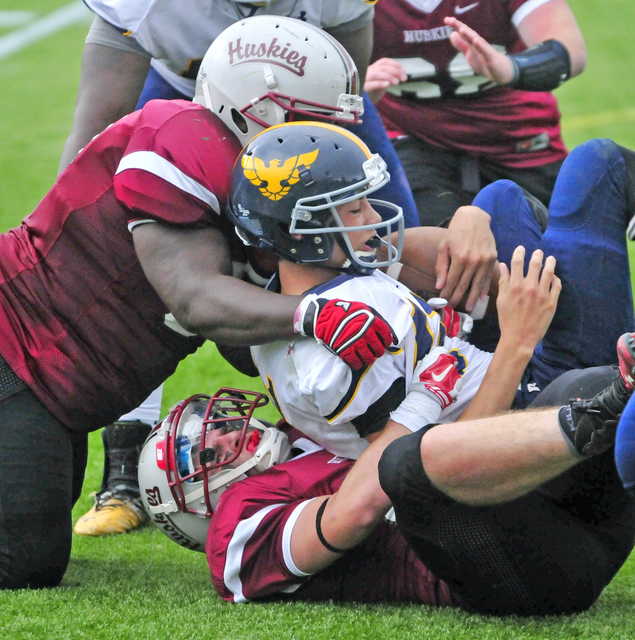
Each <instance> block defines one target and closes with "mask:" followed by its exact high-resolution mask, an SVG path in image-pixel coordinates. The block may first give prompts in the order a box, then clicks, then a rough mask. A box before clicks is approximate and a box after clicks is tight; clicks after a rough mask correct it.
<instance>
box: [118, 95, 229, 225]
mask: <svg viewBox="0 0 635 640" xmlns="http://www.w3.org/2000/svg"><path fill="white" fill-rule="evenodd" d="M239 151H240V145H239V143H238V141H237V139H236V138H235V137H234V136H233V135H232V134H231V133H230V132H229V131H228V130H227V129H226V128H225V126H224V125H223V124H222V122H221V121H220V120H218V119H217V118H216V117H215V116H214V115H213V114H212V113H211V112H210V111H208V110H207V109H204V108H203V107H201V106H200V105H196V104H192V103H189V102H186V101H181V100H154V101H151V102H149V103H148V104H147V106H146V107H144V109H143V110H142V111H141V113H140V114H139V118H138V121H137V125H136V127H135V130H134V132H133V134H132V136H131V138H130V141H129V143H128V145H127V147H126V150H125V152H124V154H123V156H122V158H121V161H120V163H119V166H118V168H117V172H116V175H115V178H114V189H115V194H116V197H117V199H118V200H119V201H120V202H121V203H122V204H123V205H124V206H125V207H126V208H127V209H128V210H129V211H130V217H129V219H130V221H131V222H134V221H137V220H147V219H154V220H158V221H161V222H166V223H169V224H176V225H188V226H208V225H212V226H219V225H220V221H221V218H220V213H221V210H222V207H223V206H224V202H225V200H226V198H227V192H228V188H229V182H230V178H231V169H232V166H233V163H234V160H235V158H236V156H237V155H238V152H239Z"/></svg>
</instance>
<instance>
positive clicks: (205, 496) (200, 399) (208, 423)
mask: <svg viewBox="0 0 635 640" xmlns="http://www.w3.org/2000/svg"><path fill="white" fill-rule="evenodd" d="M267 402H268V400H267V397H266V396H265V395H263V394H262V393H258V392H255V391H244V390H241V389H232V388H229V387H223V388H221V389H219V390H218V391H217V392H216V393H215V394H214V395H213V396H209V395H206V394H197V395H194V396H191V397H189V398H187V399H186V400H183V401H182V402H179V403H178V404H177V405H176V406H175V407H174V408H173V409H172V410H171V411H170V412H169V414H168V416H167V417H166V418H165V419H164V420H163V421H162V422H161V423H160V424H159V425H157V426H156V427H155V428H154V429H153V430H152V432H151V433H150V435H149V436H148V438H147V439H146V441H145V443H144V445H143V448H142V450H141V453H140V456H139V472H138V473H139V489H140V492H141V499H142V500H143V505H144V507H145V509H146V511H147V513H148V515H149V516H150V520H152V522H154V524H155V525H156V526H157V527H159V529H161V531H163V533H165V534H166V535H167V536H168V537H169V538H171V539H172V540H174V541H175V542H178V544H180V545H182V546H183V547H186V548H188V549H194V550H196V551H204V549H205V540H206V538H207V529H208V526H209V518H210V517H211V515H212V513H213V512H214V509H215V508H216V505H217V504H218V500H219V498H220V496H221V494H222V493H223V492H224V491H225V489H227V488H228V487H229V485H230V484H231V483H233V482H235V481H237V480H242V479H243V478H245V477H246V473H247V472H248V471H250V470H254V471H265V470H266V469H268V468H269V467H272V466H273V465H275V464H278V463H279V462H283V461H284V460H286V459H287V458H288V457H289V452H290V450H291V448H290V445H289V441H288V438H287V436H286V434H284V433H283V432H282V431H280V430H279V429H276V428H275V427H273V426H271V425H269V424H268V423H265V422H263V421H261V420H257V419H256V418H254V417H252V414H253V412H254V410H255V409H257V408H259V407H262V406H264V405H265V404H267ZM212 433H213V434H214V436H217V435H225V434H228V433H231V434H234V433H237V437H236V438H235V439H233V440H232V442H233V443H234V444H235V448H233V451H232V453H231V455H229V456H228V457H225V459H223V460H217V459H216V458H215V456H216V449H215V448H213V447H212V446H210V440H211V439H213V438H214V436H211V434H212ZM247 451H253V454H252V455H251V457H248V458H245V452H247ZM241 454H242V455H241Z"/></svg>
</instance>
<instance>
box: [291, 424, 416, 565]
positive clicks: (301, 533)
mask: <svg viewBox="0 0 635 640" xmlns="http://www.w3.org/2000/svg"><path fill="white" fill-rule="evenodd" d="M408 433H410V432H409V431H408V430H407V429H406V428H405V427H403V426H402V425H400V424H397V423H395V422H390V421H389V422H388V424H387V425H386V427H385V428H384V429H383V431H382V432H381V433H380V434H379V435H378V436H377V437H376V438H375V439H374V440H373V442H372V443H371V444H370V445H369V446H368V448H367V449H366V450H365V451H364V452H363V453H362V454H361V456H360V457H359V458H358V460H357V461H356V462H355V464H354V465H353V467H352V468H351V470H350V471H349V472H348V474H347V476H346V478H345V479H344V482H343V483H342V485H341V487H340V488H339V490H338V491H337V492H336V493H334V494H333V495H331V496H321V497H319V498H316V499H315V500H313V501H312V502H310V503H309V504H308V505H307V506H306V507H305V508H304V509H303V511H302V512H301V514H300V516H299V517H298V520H297V522H296V523H295V526H294V528H293V533H292V536H291V553H292V556H293V561H294V563H295V564H296V565H297V566H298V567H299V568H300V569H301V570H302V571H305V572H306V573H315V572H317V571H320V570H321V569H324V568H325V567H327V566H328V565H330V564H331V563H333V562H334V561H335V560H337V559H338V558H340V557H341V555H342V553H344V552H345V551H347V550H349V549H352V548H353V547H354V546H356V545H357V544H359V543H360V542H361V541H362V540H364V539H365V538H366V537H367V536H368V535H369V534H370V533H371V532H372V530H373V529H374V528H375V526H376V525H377V524H378V523H379V522H380V521H381V520H382V518H383V517H384V516H385V514H386V512H387V511H388V509H389V508H390V501H389V499H388V496H386V494H385V493H384V492H383V490H382V489H381V487H380V486H379V475H378V471H377V464H378V462H379V458H380V457H381V454H382V453H383V451H384V449H385V448H386V447H387V446H388V445H389V444H390V443H391V442H392V441H393V440H395V439H396V438H399V437H401V436H403V435H406V434H408ZM325 501H326V504H325ZM320 512H321V513H320Z"/></svg>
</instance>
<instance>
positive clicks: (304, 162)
mask: <svg viewBox="0 0 635 640" xmlns="http://www.w3.org/2000/svg"><path fill="white" fill-rule="evenodd" d="M319 153H320V150H319V149H314V150H313V151H308V152H307V153H300V154H298V155H297V156H291V157H290V158H287V159H286V160H284V161H282V160H280V159H278V158H273V159H272V160H270V161H269V164H265V161H264V160H263V159H262V158H258V157H257V156H252V155H248V154H245V155H243V157H242V158H241V161H240V163H241V166H242V168H243V173H244V175H245V178H247V180H249V182H251V184H253V185H254V186H255V187H257V188H258V190H259V191H260V193H261V194H262V195H263V196H265V198H269V200H274V201H276V200H282V198H284V197H285V196H286V195H287V194H288V193H289V191H290V190H291V187H292V186H293V185H294V184H296V183H297V182H298V181H299V180H300V175H301V173H300V172H301V171H303V170H307V169H309V168H310V167H311V165H312V164H313V163H314V162H315V160H316V158H317V157H318V155H319Z"/></svg>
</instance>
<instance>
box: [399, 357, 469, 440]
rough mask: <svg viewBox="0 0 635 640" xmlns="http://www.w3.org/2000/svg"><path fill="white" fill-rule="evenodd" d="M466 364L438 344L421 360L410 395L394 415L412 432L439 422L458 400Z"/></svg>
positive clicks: (408, 391) (416, 369)
mask: <svg viewBox="0 0 635 640" xmlns="http://www.w3.org/2000/svg"><path fill="white" fill-rule="evenodd" d="M463 367H464V363H462V362H461V361H460V359H458V358H457V357H456V356H455V355H454V354H452V353H448V351H446V350H445V349H444V348H443V347H434V348H433V349H431V350H430V352H429V353H428V354H427V355H426V356H425V357H424V358H422V359H421V360H419V362H418V363H417V365H416V367H415V369H414V371H413V375H412V381H411V383H410V385H409V386H408V390H407V394H406V397H405V398H404V399H403V400H402V401H401V404H400V405H399V406H398V407H397V408H396V409H395V410H394V411H393V412H392V413H391V414H390V418H391V419H392V420H394V421H395V422H399V424H402V425H404V426H405V427H407V428H408V429H410V431H418V430H419V429H421V428H423V427H425V426H426V425H428V424H431V423H433V422H436V421H437V420H438V419H439V416H440V415H441V411H443V409H446V408H447V407H449V406H450V405H451V404H452V403H453V402H454V401H455V400H456V396H457V393H458V391H459V387H460V385H461V380H462V377H463V373H464V370H463Z"/></svg>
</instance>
